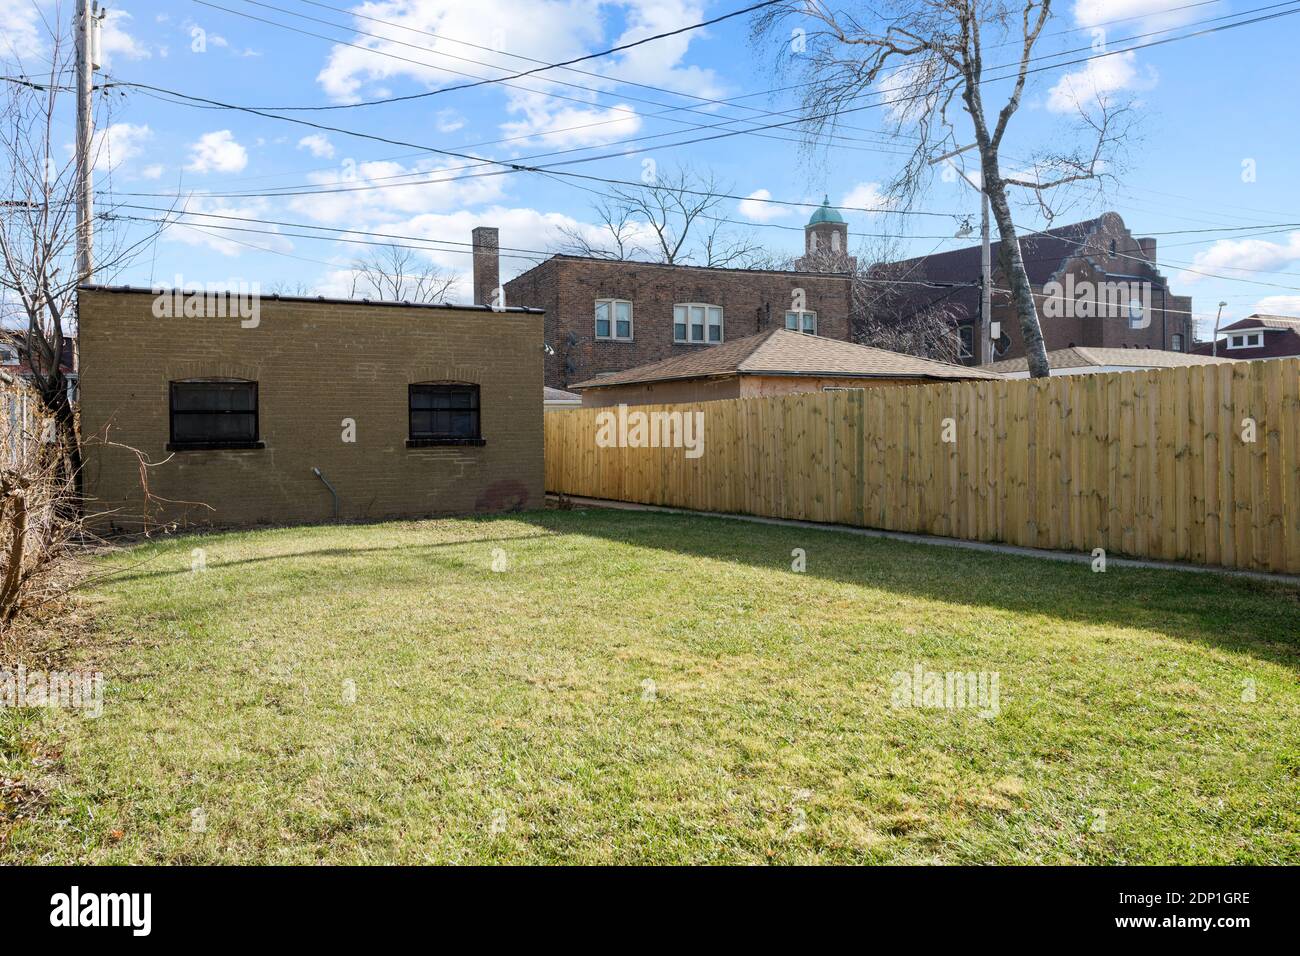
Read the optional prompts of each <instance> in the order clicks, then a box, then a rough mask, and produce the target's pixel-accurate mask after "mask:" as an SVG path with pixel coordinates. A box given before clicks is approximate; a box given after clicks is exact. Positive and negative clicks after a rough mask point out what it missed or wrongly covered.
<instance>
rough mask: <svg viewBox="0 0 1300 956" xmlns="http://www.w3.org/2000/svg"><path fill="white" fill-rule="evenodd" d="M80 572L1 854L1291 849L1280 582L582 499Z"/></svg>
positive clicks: (855, 855)
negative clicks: (928, 701) (625, 508)
mask: <svg viewBox="0 0 1300 956" xmlns="http://www.w3.org/2000/svg"><path fill="white" fill-rule="evenodd" d="M195 548H203V549H204V551H205V553H206V561H207V568H208V569H207V570H206V571H204V572H200V573H195V572H192V571H191V562H192V551H193V549H195ZM497 548H499V549H501V552H502V553H503V554H504V557H505V561H506V568H505V570H503V571H501V572H494V571H493V570H492V564H493V558H494V553H493V550H494V549H497ZM793 548H804V549H805V550H806V552H807V572H806V573H803V574H798V573H793V572H792V571H791V556H790V555H791V550H792V549H793ZM107 560H108V561H110V562H111V563H112V564H113V565H114V566H116V567H119V568H121V569H122V570H121V574H120V575H119V576H118V577H117V578H115V579H114V580H112V581H110V582H108V583H104V584H100V585H98V586H97V587H96V588H95V589H94V590H92V591H91V592H90V594H89V596H88V598H87V601H88V602H89V611H90V612H92V613H93V617H94V621H95V626H94V634H93V638H92V640H91V641H90V643H89V644H88V645H85V646H83V647H82V649H81V650H80V651H79V652H78V654H79V656H80V659H81V661H82V663H83V664H86V665H93V666H95V667H98V668H100V669H102V670H103V671H104V672H105V674H106V675H107V680H108V692H107V699H106V703H105V710H104V715H103V716H102V717H101V718H99V719H98V720H92V719H87V718H84V717H81V716H77V715H73V714H71V713H68V712H55V711H44V710H42V711H21V712H14V711H9V712H3V713H0V778H6V777H7V778H9V779H10V780H11V781H12V780H16V781H19V782H20V783H21V784H22V787H24V788H26V791H25V792H28V793H29V794H37V795H39V801H38V803H39V806H38V808H37V809H36V810H33V811H30V812H26V813H21V814H19V813H16V812H14V811H12V808H11V811H10V818H9V819H8V821H7V822H6V820H5V817H4V814H5V811H3V810H0V837H2V839H0V859H2V860H4V861H6V862H50V863H65V862H88V863H159V862H168V863H311V862H317V861H320V862H329V863H390V862H402V863H422V862H438V863H441V862H459V863H479V862H519V863H555V862H564V863H634V862H653V863H687V862H693V863H712V862H730V863H750V862H778V863H794V862H799V863H813V862H833V863H974V862H979V863H986V862H987V863H1037V862H1042V863H1247V862H1252V863H1290V864H1296V863H1300V809H1298V807H1297V804H1298V801H1297V793H1298V792H1300V735H1298V734H1297V732H1296V728H1297V726H1300V720H1298V718H1300V680H1298V675H1300V636H1298V635H1297V621H1298V620H1300V598H1298V596H1297V592H1296V590H1295V589H1292V588H1287V587H1283V586H1280V585H1275V584H1271V583H1269V584H1266V583H1261V582H1257V581H1251V580H1244V579H1232V578H1224V577H1220V576H1217V575H1204V574H1189V573H1175V572H1166V571H1150V570H1134V569H1122V568H1118V567H1115V566H1113V565H1112V567H1111V568H1110V570H1109V571H1108V572H1107V573H1105V574H1094V573H1092V572H1091V571H1090V570H1089V569H1088V566H1087V565H1074V564H1061V563H1056V562H1047V561H1036V560H1032V559H1025V558H1014V557H1006V556H1002V555H993V554H982V553H972V552H966V551H958V550H954V549H949V548H939V547H925V546H918V545H910V544H902V543H898V542H894V541H886V540H877V539H871V538H865V537H862V536H856V535H850V534H843V533H832V532H818V531H812V530H805V529H801V528H792V527H777V526H770V525H760V524H753V523H748V522H737V521H729V520H722V519H714V518H703V517H687V516H678V515H664V514H649V513H627V512H606V511H572V512H560V511H550V512H541V513H534V514H527V515H522V516H511V517H501V518H487V519H465V520H442V521H422V522H406V523H389V524H381V525H370V526H344V527H311V528H293V529H281V530H270V531H252V532H242V533H231V534H220V535H213V536H209V537H190V538H177V539H170V540H164V541H159V542H155V543H151V544H147V545H144V546H142V547H138V548H136V549H134V550H132V551H130V552H128V553H126V554H119V555H116V556H114V557H112V558H110V559H107ZM916 663H922V664H924V665H925V667H926V668H927V669H929V670H937V671H950V670H962V671H988V672H996V673H997V674H998V675H999V680H1000V711H999V713H998V714H997V716H995V717H993V718H991V719H982V718H981V717H980V716H978V714H977V713H976V712H975V711H974V710H972V709H960V708H957V709H899V708H895V707H893V706H892V704H891V685H892V681H891V677H892V675H893V674H894V672H896V671H910V670H911V669H912V668H913V666H914V665H915V664H916ZM647 680H650V681H653V683H654V687H655V691H654V692H653V693H649V692H648V691H647V689H646V687H647V685H645V683H644V682H646V681H647ZM1248 680H1249V681H1253V682H1254V683H1253V686H1254V689H1255V693H1254V700H1253V701H1251V700H1244V699H1243V696H1247V697H1248V696H1249V695H1244V694H1243V687H1245V686H1246V684H1245V682H1246V681H1248ZM348 681H351V682H352V686H355V701H354V702H350V701H349V700H348V699H347V698H348V696H349V694H348V693H347V692H346V691H345V687H346V686H347V685H346V682H348ZM196 809H200V810H202V812H203V813H204V814H206V820H207V826H206V830H205V831H203V832H194V829H193V827H192V825H191V822H192V814H193V811H195V810H196ZM1103 817H1104V826H1103V825H1102V824H1101V821H1102V820H1103ZM494 818H495V819H496V820H497V822H498V826H495V827H494V826H493V820H494ZM496 831H500V832H496ZM6 832H7V836H4V834H5V833H6Z"/></svg>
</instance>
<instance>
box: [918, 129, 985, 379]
mask: <svg viewBox="0 0 1300 956" xmlns="http://www.w3.org/2000/svg"><path fill="white" fill-rule="evenodd" d="M977 145H978V144H977V143H971V144H970V145H969V146H963V147H961V149H954V150H952V151H951V152H947V153H944V154H943V155H942V156H936V157H935V158H934V159H932V160H930V165H931V166H933V165H935V164H936V163H942V162H946V161H947V160H949V159H952V158H953V157H954V156H957V155H960V154H961V153H964V152H966V151H967V150H972V149H974V148H975V147H976V146H977ZM952 168H953V170H954V171H955V172H956V173H957V175H959V176H961V181H962V182H964V183H965V184H966V185H967V186H969V187H970V188H971V189H973V190H975V191H976V192H978V193H979V194H980V199H981V214H980V337H979V344H978V345H977V346H976V353H975V364H976V365H982V364H984V363H986V362H992V361H993V359H994V358H995V356H994V354H993V252H992V247H991V246H990V245H989V196H988V193H986V192H985V191H984V190H983V189H981V188H980V187H979V186H976V185H975V183H973V182H972V181H971V179H970V177H969V176H967V175H966V171H965V170H961V169H957V167H956V166H953V167H952Z"/></svg>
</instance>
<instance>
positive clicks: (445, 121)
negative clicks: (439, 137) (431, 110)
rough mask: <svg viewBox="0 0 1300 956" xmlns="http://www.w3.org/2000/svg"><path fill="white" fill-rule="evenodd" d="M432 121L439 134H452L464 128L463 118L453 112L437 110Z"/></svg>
mask: <svg viewBox="0 0 1300 956" xmlns="http://www.w3.org/2000/svg"><path fill="white" fill-rule="evenodd" d="M433 119H434V125H435V126H437V128H438V132H439V133H454V132H456V130H458V129H462V128H463V127H464V126H465V118H464V117H463V116H461V115H460V114H459V113H457V112H456V111H455V110H439V111H438V112H437V113H436V114H435V115H434V118H433Z"/></svg>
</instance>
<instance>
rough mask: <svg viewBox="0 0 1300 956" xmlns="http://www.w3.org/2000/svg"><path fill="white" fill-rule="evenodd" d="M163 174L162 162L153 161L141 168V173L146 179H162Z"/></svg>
mask: <svg viewBox="0 0 1300 956" xmlns="http://www.w3.org/2000/svg"><path fill="white" fill-rule="evenodd" d="M162 174H163V165H162V163H153V164H152V165H149V166H146V167H145V168H144V169H142V170H140V175H141V176H143V177H144V178H145V179H160V178H161V177H162Z"/></svg>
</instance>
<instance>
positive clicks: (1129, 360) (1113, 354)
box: [980, 346, 1231, 378]
mask: <svg viewBox="0 0 1300 956" xmlns="http://www.w3.org/2000/svg"><path fill="white" fill-rule="evenodd" d="M1230 361H1231V359H1226V358H1217V359H1216V358H1211V357H1209V356H1208V355H1196V354H1194V353H1192V352H1172V351H1169V350H1168V349H1107V348H1095V347H1093V346H1075V347H1074V348H1068V349H1053V350H1052V351H1050V352H1048V353H1047V362H1048V364H1049V365H1051V367H1052V374H1053V375H1090V374H1093V373H1096V372H1136V371H1139V370H1140V369H1148V368H1180V367H1184V366H1189V365H1214V364H1216V363H1222V362H1230ZM980 368H983V369H987V370H988V371H990V372H998V373H1000V374H1001V375H1002V376H1003V377H1004V378H1029V360H1028V359H1026V358H1025V357H1024V356H1023V355H1022V356H1021V357H1020V358H1013V359H1003V360H1002V361H1000V362H990V363H989V364H988V365H981V366H980Z"/></svg>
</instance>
